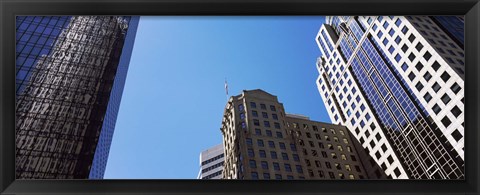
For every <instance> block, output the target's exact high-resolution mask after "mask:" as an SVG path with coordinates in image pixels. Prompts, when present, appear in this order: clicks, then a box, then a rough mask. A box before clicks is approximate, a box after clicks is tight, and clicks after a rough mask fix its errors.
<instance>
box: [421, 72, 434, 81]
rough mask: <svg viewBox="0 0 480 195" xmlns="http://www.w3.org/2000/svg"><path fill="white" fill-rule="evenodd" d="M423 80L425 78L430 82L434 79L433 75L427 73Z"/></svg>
mask: <svg viewBox="0 0 480 195" xmlns="http://www.w3.org/2000/svg"><path fill="white" fill-rule="evenodd" d="M423 78H424V79H425V80H426V81H429V80H430V79H431V78H432V75H431V74H430V73H429V72H426V73H425V75H423Z"/></svg>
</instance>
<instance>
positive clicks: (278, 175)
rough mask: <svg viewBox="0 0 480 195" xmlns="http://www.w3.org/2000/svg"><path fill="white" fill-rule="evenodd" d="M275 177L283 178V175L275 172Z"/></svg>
mask: <svg viewBox="0 0 480 195" xmlns="http://www.w3.org/2000/svg"><path fill="white" fill-rule="evenodd" d="M279 170H280V169H279ZM275 179H282V175H280V174H275Z"/></svg>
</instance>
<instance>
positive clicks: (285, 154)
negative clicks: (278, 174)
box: [282, 152, 288, 160]
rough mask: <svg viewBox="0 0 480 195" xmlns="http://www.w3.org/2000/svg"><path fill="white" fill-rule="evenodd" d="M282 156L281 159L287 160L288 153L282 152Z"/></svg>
mask: <svg viewBox="0 0 480 195" xmlns="http://www.w3.org/2000/svg"><path fill="white" fill-rule="evenodd" d="M282 158H283V160H288V154H287V153H284V152H282Z"/></svg>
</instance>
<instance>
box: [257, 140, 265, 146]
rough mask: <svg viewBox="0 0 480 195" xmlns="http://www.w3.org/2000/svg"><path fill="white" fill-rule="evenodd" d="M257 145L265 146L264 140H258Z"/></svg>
mask: <svg viewBox="0 0 480 195" xmlns="http://www.w3.org/2000/svg"><path fill="white" fill-rule="evenodd" d="M257 145H258V146H260V147H263V146H264V145H263V140H261V139H259V140H257Z"/></svg>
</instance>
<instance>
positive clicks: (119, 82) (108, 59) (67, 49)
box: [16, 16, 138, 179]
mask: <svg viewBox="0 0 480 195" xmlns="http://www.w3.org/2000/svg"><path fill="white" fill-rule="evenodd" d="M137 25H138V17H119V16H75V17H69V16H35V17H34V16H19V17H17V21H16V27H17V31H16V41H17V42H16V96H17V98H16V99H17V102H16V103H17V105H16V177H17V178H18V179H72V178H79V179H86V178H95V179H97V178H102V177H103V172H104V171H105V165H106V161H107V158H108V151H109V148H110V143H111V139H112V134H113V130H114V127H115V120H116V115H117V113H118V107H119V105H120V100H121V95H122V92H123V85H124V82H125V79H126V72H127V70H128V64H129V60H130V55H131V52H132V48H133V41H134V37H135V33H136V28H137Z"/></svg>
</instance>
